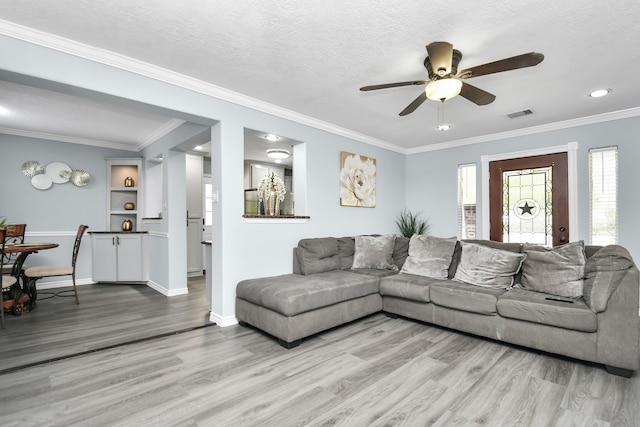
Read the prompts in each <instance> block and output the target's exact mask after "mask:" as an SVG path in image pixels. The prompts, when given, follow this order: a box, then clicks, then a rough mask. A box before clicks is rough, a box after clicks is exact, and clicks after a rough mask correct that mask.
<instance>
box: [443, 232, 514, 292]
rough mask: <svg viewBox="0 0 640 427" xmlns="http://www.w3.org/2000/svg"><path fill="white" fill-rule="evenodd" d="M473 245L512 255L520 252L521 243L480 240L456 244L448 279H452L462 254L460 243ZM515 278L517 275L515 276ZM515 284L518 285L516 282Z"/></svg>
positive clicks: (467, 240)
mask: <svg viewBox="0 0 640 427" xmlns="http://www.w3.org/2000/svg"><path fill="white" fill-rule="evenodd" d="M463 242H465V243H475V244H477V245H482V246H486V247H489V248H493V249H500V250H503V251H509V252H514V253H517V254H519V253H521V252H522V243H509V242H496V241H493V240H481V239H465V240H461V241H459V242H458V243H457V244H456V249H455V250H454V251H453V257H452V258H451V266H450V267H449V278H450V279H453V278H454V277H455V275H456V270H457V269H458V264H459V263H460V254H461V253H462V243H463ZM516 278H517V275H516ZM515 283H518V281H516V282H515Z"/></svg>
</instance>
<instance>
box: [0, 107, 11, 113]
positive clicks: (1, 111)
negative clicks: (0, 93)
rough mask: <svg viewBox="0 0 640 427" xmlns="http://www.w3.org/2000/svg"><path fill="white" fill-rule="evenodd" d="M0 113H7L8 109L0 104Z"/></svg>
mask: <svg viewBox="0 0 640 427" xmlns="http://www.w3.org/2000/svg"><path fill="white" fill-rule="evenodd" d="M0 114H9V109H8V108H6V107H3V106H2V105H0Z"/></svg>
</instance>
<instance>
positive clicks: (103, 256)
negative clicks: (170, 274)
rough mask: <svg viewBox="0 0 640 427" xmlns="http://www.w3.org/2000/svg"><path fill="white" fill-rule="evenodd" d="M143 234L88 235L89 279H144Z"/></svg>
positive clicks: (140, 280) (112, 280) (145, 279)
mask: <svg viewBox="0 0 640 427" xmlns="http://www.w3.org/2000/svg"><path fill="white" fill-rule="evenodd" d="M144 242H145V234H141V233H135V234H126V233H94V234H92V235H91V248H92V254H91V255H92V267H93V274H92V278H93V280H94V281H95V282H146V281H147V271H148V265H147V261H146V253H145V245H144Z"/></svg>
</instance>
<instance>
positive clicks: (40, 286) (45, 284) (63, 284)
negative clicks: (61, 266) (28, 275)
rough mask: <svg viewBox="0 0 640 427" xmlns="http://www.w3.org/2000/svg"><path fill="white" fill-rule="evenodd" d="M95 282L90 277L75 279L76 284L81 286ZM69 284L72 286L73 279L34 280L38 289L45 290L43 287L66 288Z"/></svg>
mask: <svg viewBox="0 0 640 427" xmlns="http://www.w3.org/2000/svg"><path fill="white" fill-rule="evenodd" d="M95 283H96V282H94V281H93V280H91V279H77V280H76V286H82V285H94V284H95ZM69 286H73V281H71V279H69V280H58V281H50V282H40V281H38V282H36V288H37V289H38V290H41V289H42V290H45V289H57V288H67V287H69Z"/></svg>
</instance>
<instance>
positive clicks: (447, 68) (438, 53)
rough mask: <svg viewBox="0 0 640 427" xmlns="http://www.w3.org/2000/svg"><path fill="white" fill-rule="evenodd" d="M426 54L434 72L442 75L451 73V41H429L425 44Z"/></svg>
mask: <svg viewBox="0 0 640 427" xmlns="http://www.w3.org/2000/svg"><path fill="white" fill-rule="evenodd" d="M427 54H428V55H429V62H430V63H431V68H432V70H433V73H434V74H436V75H437V76H439V77H442V76H446V75H447V74H450V73H451V61H452V59H453V45H452V44H451V43H448V42H433V43H429V44H428V45H427ZM429 77H432V76H429Z"/></svg>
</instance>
